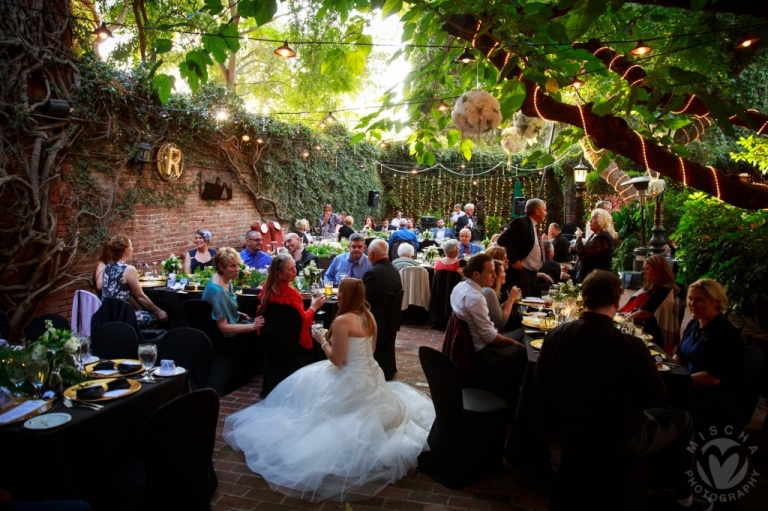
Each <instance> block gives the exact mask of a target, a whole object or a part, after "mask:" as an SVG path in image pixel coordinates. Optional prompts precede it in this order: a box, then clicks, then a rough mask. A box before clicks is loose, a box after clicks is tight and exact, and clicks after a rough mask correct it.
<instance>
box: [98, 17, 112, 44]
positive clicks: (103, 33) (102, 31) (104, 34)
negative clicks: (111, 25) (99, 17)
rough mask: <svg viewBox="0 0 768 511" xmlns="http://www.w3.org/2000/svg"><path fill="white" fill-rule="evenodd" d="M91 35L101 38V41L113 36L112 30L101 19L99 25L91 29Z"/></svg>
mask: <svg viewBox="0 0 768 511" xmlns="http://www.w3.org/2000/svg"><path fill="white" fill-rule="evenodd" d="M93 35H95V36H96V37H98V38H99V39H101V40H102V41H104V40H106V39H109V38H110V37H115V36H113V35H112V32H110V30H109V29H108V28H107V24H106V23H104V22H103V21H102V22H101V26H100V27H99V28H97V29H96V30H94V31H93Z"/></svg>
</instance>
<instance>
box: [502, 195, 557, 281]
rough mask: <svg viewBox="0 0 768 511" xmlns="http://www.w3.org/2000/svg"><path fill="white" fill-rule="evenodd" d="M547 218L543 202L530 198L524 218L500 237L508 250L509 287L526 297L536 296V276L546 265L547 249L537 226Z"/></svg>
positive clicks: (526, 204)
mask: <svg viewBox="0 0 768 511" xmlns="http://www.w3.org/2000/svg"><path fill="white" fill-rule="evenodd" d="M546 217H547V205H546V204H545V203H544V201H543V200H541V199H528V202H526V203H525V215H524V216H521V217H518V218H515V219H514V220H512V222H510V224H509V227H508V228H507V230H505V231H504V233H503V234H502V235H501V236H499V240H498V241H497V243H498V244H499V246H501V247H504V248H505V249H506V250H507V258H508V259H509V271H508V272H507V284H506V285H507V288H511V287H513V286H517V287H519V288H520V289H521V290H522V292H523V296H533V293H534V291H535V289H536V274H537V273H538V271H539V268H541V265H542V264H543V263H544V249H543V248H542V246H541V240H540V239H539V231H538V227H537V226H538V225H539V224H540V223H541V222H543V221H544V219H545V218H546Z"/></svg>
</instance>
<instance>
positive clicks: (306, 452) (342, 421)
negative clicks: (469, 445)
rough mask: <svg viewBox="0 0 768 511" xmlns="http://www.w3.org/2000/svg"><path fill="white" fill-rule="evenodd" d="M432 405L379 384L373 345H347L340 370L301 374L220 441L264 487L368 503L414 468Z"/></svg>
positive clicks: (320, 368)
mask: <svg viewBox="0 0 768 511" xmlns="http://www.w3.org/2000/svg"><path fill="white" fill-rule="evenodd" d="M434 419H435V409H434V406H433V405H432V401H430V400H429V398H427V397H426V396H425V395H424V394H422V393H421V392H418V391H417V390H415V389H413V388H411V387H410V386H408V385H406V384H404V383H400V382H386V381H384V373H383V372H382V371H381V368H380V367H379V365H378V364H377V363H376V360H374V358H373V350H372V345H371V338H370V337H368V338H361V337H350V338H349V344H348V348H347V360H346V362H345V363H344V364H343V365H342V366H341V367H336V366H334V365H333V364H332V363H331V362H329V361H322V362H316V363H314V364H312V365H309V366H306V367H304V368H302V369H300V370H298V371H296V372H295V373H293V374H292V375H291V376H289V377H288V378H286V379H285V380H283V381H282V382H281V383H280V384H279V385H278V386H277V387H276V388H275V389H274V390H273V391H272V392H271V393H270V394H269V396H268V397H267V398H266V399H265V400H264V401H262V402H260V403H256V404H255V405H253V406H250V407H248V408H246V409H244V410H241V411H239V412H237V413H234V414H232V415H230V416H229V417H227V418H226V420H225V423H224V432H223V437H224V440H225V441H226V442H227V443H228V444H229V445H230V446H232V448H233V449H235V450H240V451H243V453H244V454H245V459H246V462H247V463H248V467H249V468H250V469H251V470H253V471H254V472H256V473H257V474H260V475H261V476H262V477H264V479H266V481H267V482H268V483H269V485H270V487H271V488H272V489H273V490H275V491H279V492H281V493H284V494H287V495H290V496H292V497H297V498H301V499H304V500H309V501H311V502H319V501H322V500H326V499H335V500H340V501H350V500H360V499H367V498H370V496H372V495H374V494H376V493H378V492H379V491H381V490H382V489H383V488H384V487H385V486H387V485H388V484H390V483H393V482H395V481H397V480H399V479H401V478H402V477H403V476H405V475H406V474H407V473H408V471H409V470H411V469H413V468H415V467H416V465H417V457H418V456H419V454H420V453H421V452H422V451H423V450H427V449H428V447H427V435H428V434H429V430H430V428H431V427H432V422H433V421H434Z"/></svg>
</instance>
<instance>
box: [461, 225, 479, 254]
mask: <svg viewBox="0 0 768 511" xmlns="http://www.w3.org/2000/svg"><path fill="white" fill-rule="evenodd" d="M471 240H472V231H470V230H469V229H466V228H465V229H462V230H461V231H459V255H460V256H461V257H464V256H473V255H475V254H477V253H480V252H482V251H483V247H481V246H480V245H477V244H475V243H472V242H471Z"/></svg>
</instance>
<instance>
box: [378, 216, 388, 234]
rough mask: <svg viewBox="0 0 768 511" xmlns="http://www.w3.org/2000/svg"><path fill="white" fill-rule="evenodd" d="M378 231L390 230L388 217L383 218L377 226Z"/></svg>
mask: <svg viewBox="0 0 768 511" xmlns="http://www.w3.org/2000/svg"><path fill="white" fill-rule="evenodd" d="M376 231H378V232H388V231H389V220H387V219H386V218H382V219H381V222H380V223H379V225H378V226H377V227H376Z"/></svg>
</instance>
